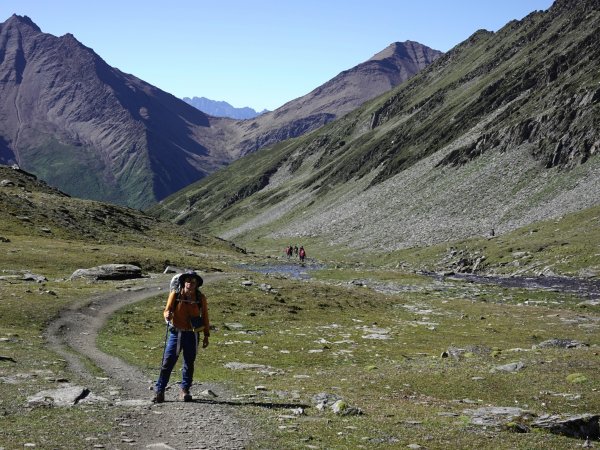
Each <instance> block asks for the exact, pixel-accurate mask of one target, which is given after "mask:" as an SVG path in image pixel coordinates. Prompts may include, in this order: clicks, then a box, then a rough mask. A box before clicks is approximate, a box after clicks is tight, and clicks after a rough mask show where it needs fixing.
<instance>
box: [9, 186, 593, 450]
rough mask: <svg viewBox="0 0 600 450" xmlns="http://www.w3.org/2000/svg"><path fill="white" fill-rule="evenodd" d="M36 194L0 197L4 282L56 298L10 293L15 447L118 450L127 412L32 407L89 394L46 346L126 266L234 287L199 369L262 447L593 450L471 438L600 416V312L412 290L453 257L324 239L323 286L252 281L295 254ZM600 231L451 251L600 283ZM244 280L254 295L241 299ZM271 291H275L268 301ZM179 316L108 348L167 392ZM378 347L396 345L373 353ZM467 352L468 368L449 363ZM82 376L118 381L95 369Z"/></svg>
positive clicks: (477, 293)
mask: <svg viewBox="0 0 600 450" xmlns="http://www.w3.org/2000/svg"><path fill="white" fill-rule="evenodd" d="M29 190H30V191H31V192H29V193H27V202H22V204H19V203H15V201H13V200H14V199H16V198H20V197H19V195H21V192H19V189H18V188H15V190H14V191H13V192H11V191H10V190H9V189H7V190H5V191H3V193H4V194H6V192H8V194H6V195H3V196H0V207H2V210H3V211H6V212H7V214H6V215H5V216H3V220H2V221H0V236H2V237H3V238H5V239H4V240H7V242H0V249H1V250H2V252H3V255H4V257H3V258H2V259H1V260H0V271H1V275H4V276H8V275H10V274H11V273H12V272H10V271H21V270H28V271H31V272H33V273H36V274H40V275H44V276H46V277H47V279H48V281H46V282H43V283H34V282H25V281H22V280H19V279H14V278H13V279H5V280H0V298H1V299H2V301H0V355H3V356H8V357H11V358H13V359H14V360H15V361H16V362H11V361H0V377H2V378H0V380H2V381H0V447H5V448H21V447H22V446H23V445H24V444H26V443H35V444H36V445H37V446H38V447H39V448H57V447H58V448H60V447H65V446H66V447H69V448H87V447H89V446H92V445H93V444H94V442H96V441H95V440H89V439H90V438H97V437H98V438H99V439H100V440H102V441H103V442H119V436H116V435H115V434H114V433H115V432H114V423H115V419H116V418H117V417H118V416H119V415H120V414H121V413H122V411H121V410H120V409H119V408H115V407H111V408H104V407H100V406H93V407H90V406H82V407H81V408H72V409H68V410H65V409H63V408H43V409H38V408H33V409H30V408H27V407H26V399H27V397H28V396H31V395H33V394H35V393H37V392H39V391H41V390H44V389H49V388H52V387H56V386H57V381H56V380H58V379H67V380H69V381H70V382H73V383H77V382H80V381H81V380H78V379H77V377H76V375H75V374H73V373H71V372H70V370H69V368H68V366H67V364H66V361H64V360H63V359H62V358H61V357H60V356H58V355H56V354H55V353H54V352H52V351H51V350H50V349H49V348H48V347H47V345H46V343H45V341H44V339H43V332H44V329H45V327H46V324H47V323H48V322H49V321H50V320H52V319H53V318H54V317H56V316H57V315H58V314H59V312H60V311H61V310H62V309H64V308H69V307H72V306H73V305H75V304H78V303H80V302H82V301H86V300H87V299H88V298H90V297H92V296H94V295H96V294H99V293H102V292H106V291H109V290H111V291H112V290H114V288H115V285H114V283H88V282H84V281H68V277H69V276H70V275H71V273H73V271H75V270H76V269H78V268H81V267H92V266H95V265H99V264H105V263H114V262H119V263H125V262H134V263H138V264H139V265H140V266H141V267H142V269H143V271H144V272H145V273H147V272H152V271H162V269H163V268H164V265H165V264H167V262H168V263H170V264H173V265H177V266H182V267H195V268H198V269H200V270H202V271H206V272H210V271H224V272H230V274H229V275H230V277H229V278H226V279H220V280H219V281H214V282H211V283H207V285H206V286H205V287H204V291H205V293H206V295H207V296H208V300H209V305H210V316H211V321H212V324H213V325H214V326H215V330H214V332H213V333H212V338H211V345H210V346H209V347H208V349H206V350H204V351H202V352H201V354H200V356H199V367H201V369H199V371H198V374H197V380H198V382H200V383H202V382H203V381H205V382H208V381H210V382H215V383H220V384H222V385H223V386H225V388H226V389H227V390H228V391H229V392H230V393H231V395H232V396H233V400H232V401H237V402H239V403H240V407H239V409H240V413H242V414H245V415H247V416H248V417H250V418H251V419H252V420H254V421H255V422H254V423H255V424H256V426H257V431H256V433H255V437H256V440H255V441H254V442H253V443H252V446H254V448H298V447H304V446H315V447H317V448H336V449H337V448H340V449H342V448H389V447H395V448H404V447H405V446H406V445H409V444H411V443H417V444H419V445H422V446H424V447H427V448H449V447H453V448H499V446H500V447H501V448H523V449H531V448H556V449H562V448H565V449H566V448H573V446H575V445H578V444H579V443H580V442H579V441H576V440H574V439H570V438H566V437H560V436H555V435H552V434H549V433H546V432H532V433H527V434H517V433H510V432H508V431H498V430H493V429H489V428H488V429H484V428H481V427H478V426H474V425H471V424H470V422H469V418H468V414H467V412H466V410H468V409H472V408H475V407H478V406H487V405H495V406H520V407H522V408H524V409H530V410H532V411H534V412H536V413H538V414H542V413H553V414H555V413H585V412H590V413H597V412H598V410H599V409H600V398H599V394H598V390H597V386H598V384H599V383H598V382H599V375H598V371H597V365H598V345H600V342H599V338H598V331H597V327H598V317H600V308H599V307H597V306H587V307H586V308H582V307H581V306H580V301H581V299H579V298H577V297H574V296H571V295H568V294H565V293H560V292H549V291H536V290H529V289H508V288H502V287H497V286H489V285H485V286H483V285H481V286H479V285H475V284H471V283H463V282H460V281H456V280H452V279H450V278H446V279H445V280H444V281H443V282H442V281H439V280H435V279H433V278H430V277H427V276H423V275H419V274H417V273H414V270H418V269H421V268H423V269H424V268H433V269H436V268H439V269H442V268H444V266H443V264H442V263H441V261H443V260H444V258H445V257H446V256H447V252H448V248H447V247H446V246H438V247H433V248H416V249H412V250H404V251H402V252H396V253H392V254H389V255H384V256H382V255H364V254H363V255H353V254H348V253H347V251H346V250H345V249H341V248H335V247H321V248H319V247H318V246H319V245H320V243H319V240H318V239H317V238H312V239H307V240H304V241H303V242H301V243H302V244H304V245H305V246H306V247H307V249H308V255H309V258H313V257H315V255H316V254H319V259H320V262H323V263H325V267H323V268H321V269H320V270H318V271H316V272H314V273H313V276H314V278H313V279H312V280H311V281H294V280H289V279H286V278H284V277H281V276H262V275H257V274H256V273H252V272H246V273H244V274H241V273H239V272H240V271H241V269H237V267H240V264H245V265H246V266H252V265H253V264H257V265H258V264H264V263H266V264H272V263H273V262H274V261H275V262H277V261H278V260H277V259H273V258H266V257H267V256H278V255H281V254H282V249H283V248H284V247H285V245H287V244H288V243H289V242H283V241H277V240H269V239H262V240H257V241H256V242H255V244H256V246H255V247H253V248H252V249H251V250H252V251H254V252H255V253H250V254H248V255H244V254H242V253H240V252H239V251H237V250H236V248H234V247H232V246H231V245H230V244H229V243H227V242H222V241H219V240H217V239H212V238H210V237H207V236H202V235H198V234H195V233H191V232H189V231H182V230H181V229H180V228H176V227H174V226H172V225H169V224H164V223H160V222H158V221H155V220H154V219H150V218H147V217H144V216H143V215H140V214H139V213H137V212H134V211H132V210H125V209H120V208H115V207H109V206H106V205H102V204H98V203H94V202H85V203H78V201H77V200H76V199H67V198H62V197H61V198H56V197H55V196H53V195H51V193H45V194H43V193H41V192H38V191H35V189H32V188H31V187H30V188H29ZM53 202H56V203H53ZM61 208H64V209H65V210H66V212H65V211H63V212H62V213H61ZM25 211H26V213H25ZM59 213H60V214H59ZM24 215H27V216H28V220H26V221H23V219H22V218H21V217H22V216H24ZM68 217H71V219H68ZM99 217H106V220H98V219H97V218H99ZM598 217H600V211H599V210H598V209H597V208H595V209H590V210H588V211H584V212H582V213H579V214H576V215H572V216H565V217H564V218H563V219H561V220H559V221H551V222H547V223H540V224H536V225H535V226H531V227H527V228H524V229H521V230H517V231H515V232H513V233H510V234H507V235H504V236H501V237H498V238H495V239H489V240H488V239H473V240H467V241H461V242H460V243H453V244H452V245H453V246H454V247H455V248H459V249H463V250H464V251H467V252H483V253H484V254H485V255H486V260H485V261H486V264H487V265H488V266H487V267H488V268H491V269H493V270H495V271H498V272H502V271H506V272H509V271H510V270H513V268H511V267H510V266H509V265H508V264H509V263H510V262H511V260H512V259H511V258H513V257H514V256H512V254H513V253H515V252H526V253H530V254H531V257H528V258H526V259H525V260H526V261H527V264H529V265H530V270H531V271H533V270H535V267H539V264H552V267H553V269H555V270H557V271H559V272H564V273H570V274H573V273H579V271H581V270H582V269H586V270H594V268H597V267H598V263H597V262H596V260H595V259H594V258H596V254H597V253H598V250H597V249H598V233H597V229H598V228H597V224H598ZM95 218H96V219H95ZM67 219H68V220H67ZM45 227H49V228H50V229H51V232H50V233H49V232H47V231H43V230H42V229H43V228H45ZM78 236H80V237H78ZM299 244H300V243H299ZM317 249H318V251H317ZM167 260H168V261H167ZM536 263H537V264H538V266H535V264H536ZM521 268H523V267H521ZM245 278H250V279H252V280H253V281H254V282H255V284H254V285H253V286H250V287H244V286H242V284H241V282H242V280H243V279H245ZM260 283H268V284H270V285H271V286H272V287H273V291H271V292H266V291H263V290H261V289H260V288H259V284H260ZM360 284H364V285H365V286H366V287H361V286H359V285H360ZM384 292H387V293H384ZM165 300H166V299H165V298H164V294H163V295H160V296H157V297H154V298H152V299H149V300H147V301H145V302H141V303H139V304H135V305H130V306H127V307H125V308H123V309H122V310H121V311H119V312H118V313H117V314H115V315H114V316H113V317H112V318H111V319H110V321H109V322H108V324H107V326H106V328H105V329H104V330H103V332H102V334H101V336H100V339H99V345H100V346H101V347H102V348H103V349H104V350H105V351H107V352H110V353H114V354H116V355H117V356H120V357H122V358H124V359H125V360H127V361H129V362H131V363H132V364H135V365H137V366H139V367H140V368H141V369H142V370H144V371H145V372H146V373H147V374H148V375H149V376H150V377H151V378H155V377H156V375H157V370H158V364H159V362H160V358H161V355H162V349H163V343H164V341H163V340H164V332H165V328H164V322H163V319H162V315H161V311H162V309H163V307H164V302H165ZM232 323H240V324H242V329H241V330H237V329H235V327H232V326H231V325H229V324H232ZM377 333H379V334H383V335H387V336H389V337H390V339H387V340H378V339H369V337H373V336H369V335H372V334H377ZM551 338H565V339H566V338H568V339H576V340H580V341H583V342H587V343H589V344H590V347H586V348H582V349H570V350H558V349H534V348H533V346H534V345H536V344H539V343H540V342H542V341H544V340H546V339H551ZM452 348H461V349H464V353H461V355H462V356H460V357H459V358H456V359H455V358H453V357H449V358H442V357H441V355H442V353H443V352H444V351H448V350H449V349H452ZM516 361H522V362H523V363H524V364H525V365H526V368H525V369H524V370H523V371H521V372H518V373H515V374H509V373H501V372H491V369H492V368H494V367H495V366H498V365H501V364H506V363H510V362H516ZM228 362H245V363H259V364H264V365H268V366H270V367H272V370H271V372H272V373H271V374H265V373H261V372H256V371H245V370H242V371H233V370H230V369H227V368H226V367H225V364H226V363H228ZM84 363H85V364H88V365H89V367H90V370H91V372H92V373H93V374H96V375H98V376H102V375H103V374H102V372H101V371H100V370H99V369H98V368H95V367H93V365H92V364H91V362H89V361H87V362H84ZM578 374H580V375H578ZM569 377H570V378H569ZM571 379H573V381H577V382H572V381H569V380H571ZM6 380H12V381H11V382H6ZM13 382H14V384H13ZM257 386H264V388H265V389H266V390H256V387H257ZM322 392H326V393H330V394H335V395H338V396H341V397H343V398H344V399H345V400H346V401H347V402H348V403H349V404H350V405H352V406H355V407H357V408H360V409H361V410H362V411H363V414H362V415H360V416H352V417H349V416H348V417H343V416H337V415H334V414H333V413H332V412H331V411H329V410H326V411H323V412H319V411H318V410H317V409H316V408H315V405H314V402H313V400H312V398H313V396H314V395H316V394H319V393H322ZM271 403H274V404H278V403H279V404H280V403H285V404H289V403H293V404H297V405H302V406H303V407H305V412H304V414H303V415H301V416H299V417H297V418H289V415H290V411H289V410H287V409H285V408H279V409H277V408H275V409H273V408H270V409H269V408H265V407H264V405H266V404H271ZM261 405H262V406H261ZM56 424H61V426H60V427H57V426H56ZM82 427H83V428H84V429H85V432H83V433H82V432H80V431H81V429H82Z"/></svg>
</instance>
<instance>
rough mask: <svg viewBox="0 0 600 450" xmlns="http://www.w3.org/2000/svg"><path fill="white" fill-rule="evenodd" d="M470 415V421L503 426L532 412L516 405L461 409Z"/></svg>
mask: <svg viewBox="0 0 600 450" xmlns="http://www.w3.org/2000/svg"><path fill="white" fill-rule="evenodd" d="M463 413H465V414H466V415H468V416H471V423H473V424H474V425H484V426H503V425H506V424H507V423H509V422H512V421H514V420H515V419H519V418H530V417H531V416H532V413H530V412H529V411H525V410H524V409H521V408H516V407H510V406H509V407H505V406H486V407H483V408H478V409H466V410H464V411H463Z"/></svg>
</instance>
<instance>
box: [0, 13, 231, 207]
mask: <svg viewBox="0 0 600 450" xmlns="http://www.w3.org/2000/svg"><path fill="white" fill-rule="evenodd" d="M0 52H1V53H0V96H1V97H2V102H1V103H0V136H2V145H0V148H1V150H0V156H1V157H2V161H3V162H7V163H12V162H17V163H19V164H20V165H21V166H22V167H23V168H25V169H27V170H29V171H31V172H35V173H36V174H37V175H38V176H40V177H41V178H43V179H45V180H46V181H48V182H49V183H52V184H54V185H57V186H59V187H61V188H62V189H63V190H65V191H67V192H69V193H72V194H75V195H79V196H82V197H87V198H96V199H104V200H109V201H112V202H116V203H128V204H131V205H135V206H138V207H142V206H147V205H149V204H151V203H153V202H154V201H155V199H157V198H163V197H164V196H166V195H168V194H170V193H172V192H174V191H175V190H177V189H180V188H182V187H184V186H186V185H187V184H189V183H191V182H193V181H196V180H198V179H199V178H201V177H202V176H204V175H205V174H206V173H208V172H211V171H213V170H215V168H216V167H220V166H221V165H222V164H223V162H224V161H228V158H227V157H226V156H224V155H223V154H221V153H220V152H219V146H218V145H216V144H215V141H214V139H213V137H212V135H213V133H214V132H213V131H212V130H211V129H210V123H209V118H208V116H206V115H205V114H203V113H202V112H200V111H198V110H196V109H195V108H193V107H191V106H189V105H187V104H186V103H185V102H182V101H181V100H179V99H177V98H175V97H174V96H172V95H170V94H167V93H165V92H163V91H161V90H159V89H157V88H155V87H153V86H151V85H149V84H147V83H145V82H143V81H141V80H139V79H137V78H135V77H133V76H131V75H127V74H124V73H122V72H120V71H118V70H117V69H114V68H112V67H110V66H108V65H107V64H106V63H105V62H104V61H103V60H102V59H101V58H100V57H98V55H96V54H95V53H94V52H93V51H92V50H91V49H89V48H87V47H85V46H83V45H82V44H81V43H79V42H78V41H77V40H76V39H75V38H74V37H73V36H72V35H69V34H67V35H65V36H62V37H60V38H57V37H54V36H51V35H48V34H44V33H41V31H40V29H39V28H38V27H37V26H36V25H35V24H33V22H31V20H29V19H28V18H26V17H19V16H12V17H11V18H10V19H9V20H7V21H6V22H5V23H3V24H2V25H0ZM208 148H210V150H209V149H208Z"/></svg>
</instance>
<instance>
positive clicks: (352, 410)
mask: <svg viewBox="0 0 600 450" xmlns="http://www.w3.org/2000/svg"><path fill="white" fill-rule="evenodd" d="M331 410H332V411H333V413H334V414H337V415H339V416H358V415H361V414H362V413H363V412H362V409H360V408H357V407H356V406H350V405H349V404H348V403H346V402H345V401H344V400H338V401H336V402H335V403H334V404H333V405H331Z"/></svg>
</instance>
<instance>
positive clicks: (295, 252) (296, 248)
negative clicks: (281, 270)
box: [294, 245, 298, 256]
mask: <svg viewBox="0 0 600 450" xmlns="http://www.w3.org/2000/svg"><path fill="white" fill-rule="evenodd" d="M294 256H298V246H297V245H294Z"/></svg>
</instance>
